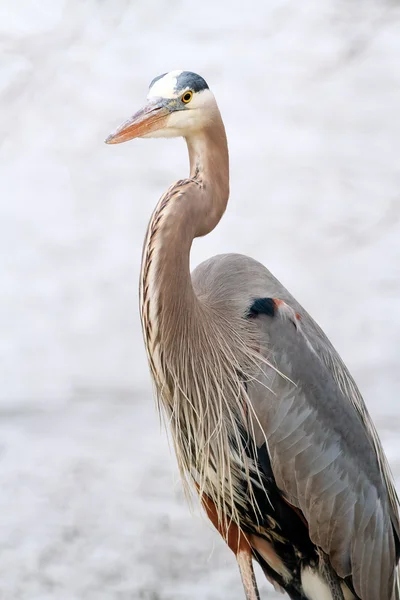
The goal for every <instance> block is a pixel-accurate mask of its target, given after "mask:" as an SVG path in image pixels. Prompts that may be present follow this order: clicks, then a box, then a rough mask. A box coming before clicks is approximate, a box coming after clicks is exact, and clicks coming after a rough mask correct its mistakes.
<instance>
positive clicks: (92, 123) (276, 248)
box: [0, 0, 400, 600]
mask: <svg viewBox="0 0 400 600" xmlns="http://www.w3.org/2000/svg"><path fill="white" fill-rule="evenodd" d="M0 52H1V65H0V94H1V112H0V203H1V220H0V255H1V261H0V283H1V297H0V333H1V335H0V369H1V387H0V417H1V419H0V598H1V599H2V600H17V599H21V600H28V599H29V600H49V599H50V598H57V600H78V599H81V598H85V600H106V599H107V600H128V599H136V598H137V599H142V600H225V599H228V598H229V600H240V599H242V597H243V595H242V592H241V586H240V582H239V577H238V573H237V571H236V567H235V563H234V559H233V556H231V554H230V552H229V551H228V550H227V549H225V547H224V546H223V544H222V542H221V541H220V540H219V539H218V538H217V536H216V535H215V534H214V532H213V531H212V529H211V527H210V526H209V525H208V524H206V522H205V519H203V518H201V517H199V516H198V514H197V516H196V517H195V518H193V517H192V516H191V515H190V513H189V510H188V508H187V506H186V504H185V502H184V499H183V497H182V494H181V490H180V485H179V481H178V480H177V477H176V470H175V462H174V459H173V457H172V456H171V454H170V452H169V450H168V444H167V440H166V436H165V434H164V433H163V432H160V428H159V424H158V420H157V416H156V414H155V410H154V405H153V401H152V396H151V389H150V383H149V375H148V371H147V365H146V361H145V355H144V351H143V345H142V339H141V333H140V325H139V316H138V307H137V304H138V298H137V287H138V275H139V261H140V254H141V246H142V240H143V236H144V232H145V228H146V224H147V221H148V218H149V215H150V213H151V210H152V207H153V206H154V204H155V203H156V201H157V199H158V197H159V196H160V195H161V193H162V192H163V190H164V189H165V188H166V187H167V186H168V185H169V184H170V183H172V182H173V181H174V180H175V179H178V178H180V177H182V176H185V174H186V172H187V157H186V151H185V147H184V144H183V143H182V141H181V140H174V141H163V140H161V141H136V142H133V143H130V144H126V145H122V146H117V147H109V146H105V145H104V144H103V139H104V138H105V137H106V135H107V134H108V133H109V132H110V131H111V130H113V129H114V127H115V126H116V125H117V124H119V122H120V121H122V120H124V119H125V118H127V117H128V116H129V115H130V114H132V112H133V111H135V110H136V109H138V108H139V107H140V106H141V105H142V103H143V101H144V99H145V96H146V93H147V86H148V83H149V82H150V80H151V79H152V78H153V77H154V76H156V75H158V74H159V73H162V72H164V71H168V70H173V69H179V68H183V69H189V70H194V71H197V72H199V73H200V74H202V75H203V76H204V77H205V78H206V79H207V81H208V82H209V84H210V87H211V88H212V89H213V91H214V92H215V94H216V96H217V99H218V102H219V104H220V108H221V111H222V114H223V117H224V119H225V123H226V127H227V132H228V137H229V144H230V152H231V163H232V196H231V202H230V205H229V209H228V212H227V214H226V216H225V218H224V220H223V222H222V223H221V225H220V226H219V227H218V228H217V230H216V231H214V232H213V233H212V235H210V236H209V237H207V238H206V239H204V240H201V241H198V242H196V244H195V246H194V251H193V264H197V263H198V262H199V261H201V260H202V259H204V258H205V257H208V256H209V255H211V254H214V253H218V252H226V251H241V252H244V253H246V254H250V255H252V256H254V257H255V258H257V259H259V260H260V261H262V262H264V263H265V264H267V265H268V266H269V268H270V269H271V270H272V271H273V272H274V273H275V274H276V275H277V276H278V277H279V278H280V279H281V280H282V281H283V282H284V283H285V284H286V285H287V286H288V287H289V288H290V290H291V291H292V292H293V293H294V294H295V295H296V296H297V297H298V299H299V300H300V301H301V302H302V303H303V304H304V306H305V307H306V308H307V309H308V310H309V311H310V312H311V314H313V315H314V317H315V318H316V319H317V320H318V322H319V323H320V324H321V325H322V326H323V327H324V329H325V331H326V332H327V333H328V335H329V336H330V337H331V339H332V341H333V342H334V344H335V345H336V347H337V348H338V350H339V351H340V353H341V354H342V356H343V358H344V359H345V360H346V362H347V364H348V365H349V367H350V368H351V371H352V372H353V374H354V375H355V378H356V380H357V381H358V383H359V385H360V387H361V389H362V391H363V393H364V395H365V398H366V401H367V404H368V406H369V407H370V410H371V412H372V414H373V416H374V418H375V421H376V423H377V426H378V429H379V431H380V433H381V436H382V438H383V441H384V445H385V449H386V451H387V453H388V456H389V459H390V461H391V464H392V466H393V469H394V471H395V473H396V475H397V477H398V476H399V475H400V442H399V441H398V437H399V430H400V424H399V416H400V407H399V403H400V399H399V397H400V352H399V344H400V315H399V300H400V267H399V263H400V237H399V236H400V208H399V205H400V159H399V157H400V4H399V2H398V1H397V0H396V1H394V0H393V1H385V0H380V1H372V0H363V1H362V2H360V1H359V0H357V1H356V0H346V1H340V0H302V1H301V2H300V1H299V0H255V1H253V2H239V1H238V0H236V1H232V0H229V1H228V0H226V1H224V2H222V1H220V2H218V1H217V0H201V2H190V1H188V0H186V1H183V0H182V1H179V0H164V1H161V0H142V1H141V2H139V1H138V0H136V1H135V0H131V1H128V0H41V1H40V2H32V1H31V0H13V1H11V0H0ZM262 590H263V592H264V595H263V597H265V598H273V597H275V596H274V595H273V592H271V590H270V587H269V586H268V585H267V584H263V585H262Z"/></svg>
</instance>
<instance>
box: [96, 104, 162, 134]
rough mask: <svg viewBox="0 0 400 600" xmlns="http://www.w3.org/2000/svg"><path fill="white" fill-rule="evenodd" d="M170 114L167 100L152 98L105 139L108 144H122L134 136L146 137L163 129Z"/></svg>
mask: <svg viewBox="0 0 400 600" xmlns="http://www.w3.org/2000/svg"><path fill="white" fill-rule="evenodd" d="M169 114H170V111H169V110H168V108H167V106H166V105H165V101H164V100H162V99H159V98H157V99H155V100H150V101H149V102H148V104H146V106H145V107H144V108H142V109H140V110H139V111H138V112H137V113H135V114H134V115H133V117H131V118H130V119H128V120H127V121H125V123H122V125H120V126H119V127H118V128H117V129H116V130H115V131H114V133H111V134H110V135H109V136H108V138H107V139H106V140H105V142H106V144H120V143H121V142H127V141H128V140H133V139H134V138H139V137H146V136H147V135H148V134H150V133H152V132H153V131H157V130H158V129H162V128H163V127H164V126H165V124H166V121H167V117H168V115H169Z"/></svg>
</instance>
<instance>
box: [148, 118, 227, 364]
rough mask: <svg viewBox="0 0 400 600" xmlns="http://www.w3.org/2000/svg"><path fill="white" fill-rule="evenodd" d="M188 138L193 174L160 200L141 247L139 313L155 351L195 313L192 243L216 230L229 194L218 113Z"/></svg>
mask: <svg viewBox="0 0 400 600" xmlns="http://www.w3.org/2000/svg"><path fill="white" fill-rule="evenodd" d="M186 141H187V145H188V150H189V159H190V178H189V179H185V180H181V181H178V182H176V183H175V184H174V185H172V186H171V187H170V188H169V189H168V190H167V192H166V193H165V194H164V195H163V196H162V198H161V199H160V201H159V203H158V205H157V207H156V209H155V211H154V213H153V215H152V218H151V220H150V223H149V227H148V231H147V235H146V240H145V244H144V250H143V259H142V273H141V298H140V300H141V313H142V323H143V328H144V336H145V342H146V344H147V346H149V350H150V352H151V353H152V352H153V349H154V346H155V345H157V344H158V343H161V344H163V345H165V343H167V341H168V340H167V339H165V337H164V339H162V336H163V335H164V336H165V335H166V334H172V336H173V337H174V336H175V335H176V334H178V333H179V331H182V329H185V328H186V327H189V326H190V325H191V323H193V320H195V319H196V317H197V309H198V302H199V301H198V299H197V297H196V296H195V293H194V291H193V287H192V280H191V276H190V249H191V245H192V242H193V239H194V238H195V237H198V236H202V235H206V234H207V233H209V232H210V231H212V229H214V227H215V226H216V225H217V223H218V222H219V220H220V219H221V217H222V215H223V213H224V211H225V208H226V204H227V201H228V196H229V161H228V147H227V141H226V134H225V129H224V125H223V123H222V120H221V117H220V115H219V113H218V114H217V115H216V116H215V118H214V119H213V121H212V124H210V126H209V127H207V128H205V129H204V130H202V131H200V132H198V133H197V134H196V135H193V137H189V138H188V139H187V140H186ZM177 329H178V331H177ZM175 339H176V338H175ZM173 341H175V340H173Z"/></svg>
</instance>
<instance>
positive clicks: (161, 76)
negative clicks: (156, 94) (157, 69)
mask: <svg viewBox="0 0 400 600" xmlns="http://www.w3.org/2000/svg"><path fill="white" fill-rule="evenodd" d="M165 75H166V73H162V75H157V77H154V79H153V81H152V82H151V83H150V85H149V89H150V88H152V87H153V85H154V84H155V82H156V81H158V80H159V79H162V78H163V77H164V76H165Z"/></svg>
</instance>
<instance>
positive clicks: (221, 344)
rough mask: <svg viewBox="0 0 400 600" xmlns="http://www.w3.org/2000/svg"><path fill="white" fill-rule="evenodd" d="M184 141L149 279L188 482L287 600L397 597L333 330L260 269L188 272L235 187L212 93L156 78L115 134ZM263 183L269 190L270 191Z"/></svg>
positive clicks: (156, 343) (163, 396)
mask: <svg viewBox="0 0 400 600" xmlns="http://www.w3.org/2000/svg"><path fill="white" fill-rule="evenodd" d="M176 136H182V137H184V138H185V140H186V142H187V146H188V150H189V159H190V175H189V177H188V178H187V179H182V180H180V181H178V182H176V183H175V184H173V185H172V186H171V187H170V188H169V189H168V190H167V192H166V193H165V194H164V195H163V196H162V197H161V199H160V201H159V203H158V204H157V206H156V209H155V211H154V212H153V215H152V217H151V220H150V224H149V227H148V230H147V234H146V238H145V243H144V250H143V259H142V269H141V277H140V313H141V319H142V325H143V333H144V341H145V346H146V349H147V356H148V360H149V364H150V369H151V373H152V376H153V379H154V382H155V386H156V390H157V396H158V399H159V403H160V406H161V407H162V408H163V410H164V412H165V414H166V416H167V419H168V422H169V424H170V426H171V431H172V437H173V440H174V447H175V451H176V455H177V460H178V464H179V467H180V471H181V474H182V476H183V480H184V482H185V484H186V485H190V484H194V487H195V488H196V489H197V492H198V494H199V496H200V499H201V502H202V504H203V507H204V509H205V511H206V513H207V514H208V516H209V518H210V519H211V521H212V522H213V524H214V525H215V527H216V528H217V529H218V531H219V532H220V533H221V535H222V536H223V537H224V538H225V540H226V541H227V543H228V545H229V547H230V548H231V549H232V550H233V552H234V553H235V555H236V558H237V562H238V564H239V569H240V572H241V576H242V581H243V586H244V590H245V594H246V598H247V600H255V599H257V598H259V593H258V590H257V584H256V581H255V577H254V572H253V563H252V561H253V559H255V560H256V561H258V562H259V563H260V565H261V567H262V569H263V571H264V573H265V575H266V577H267V578H268V579H269V580H270V581H271V582H272V583H273V584H274V586H275V587H276V588H279V589H281V590H285V591H286V592H287V593H288V595H289V596H290V598H292V600H344V599H345V600H349V599H355V598H356V599H357V598H358V599H360V600H399V599H400V593H399V582H398V567H397V563H398V560H399V556H400V522H399V512H398V497H397V494H396V491H395V488H394V484H393V480H392V476H391V473H390V469H389V466H388V463H387V460H386V457H385V454H384V452H383V449H382V446H381V443H380V440H379V437H378V434H377V432H376V429H375V427H374V425H373V423H372V421H371V418H370V416H369V414H368V411H367V409H366V407H365V404H364V401H363V399H362V397H361V395H360V392H359V391H358V389H357V386H356V384H355V382H354V380H353V379H352V377H351V375H350V374H349V372H348V370H347V368H346V366H345V365H344V364H343V362H342V360H341V358H340V357H339V355H338V354H337V352H336V351H335V350H334V348H333V347H332V345H331V344H330V342H329V340H328V339H327V338H326V336H325V335H324V333H323V332H322V331H321V329H320V328H319V327H318V325H317V324H316V323H315V322H314V321H313V319H312V318H311V317H310V316H309V315H308V314H307V312H306V311H305V310H304V309H303V308H302V307H301V306H300V305H299V304H298V302H296V300H295V299H294V298H293V297H292V296H291V295H290V294H289V292H288V291H287V290H286V289H285V288H284V287H283V286H282V285H281V284H280V283H279V281H277V279H275V277H274V276H273V275H272V274H271V273H270V272H269V271H268V270H267V269H266V268H265V267H264V266H263V265H261V264H260V263H258V262H256V261H255V260H253V259H251V258H248V257H246V256H241V255H238V254H224V255H220V256H215V257H213V258H211V259H209V260H207V261H205V262H204V263H202V264H201V265H199V266H198V267H197V268H196V269H195V270H194V271H193V273H192V274H191V273H190V269H189V255H190V249H191V245H192V242H193V240H194V238H196V237H199V236H204V235H206V234H208V233H209V232H210V231H212V230H213V229H214V227H215V226H216V225H217V224H218V222H219V220H220V219H221V217H222V215H223V213H224V211H225V208H226V204H227V201H228V196H229V166H228V147H227V141H226V135H225V129H224V125H223V122H222V119H221V115H220V112H219V110H218V107H217V104H216V101H215V99H214V96H213V94H212V93H211V91H210V90H209V87H208V85H207V83H206V82H205V81H204V79H203V78H202V77H200V76H199V75H196V74H195V73H191V72H188V71H173V72H170V73H166V74H163V75H160V76H159V77H156V78H155V79H153V81H152V82H151V84H150V90H149V94H148V96H147V104H146V105H145V107H144V108H143V109H142V110H140V111H139V112H137V113H136V114H135V115H134V116H133V117H131V118H130V119H129V120H128V121H126V122H125V123H123V124H122V125H121V126H120V127H119V128H118V129H117V130H116V131H115V133H113V134H111V135H110V136H109V137H108V138H107V140H106V142H107V143H110V144H116V143H119V142H123V141H126V140H130V139H132V138H137V137H146V138H151V137H176ZM263 193H264V192H263Z"/></svg>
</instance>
